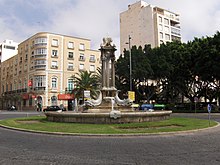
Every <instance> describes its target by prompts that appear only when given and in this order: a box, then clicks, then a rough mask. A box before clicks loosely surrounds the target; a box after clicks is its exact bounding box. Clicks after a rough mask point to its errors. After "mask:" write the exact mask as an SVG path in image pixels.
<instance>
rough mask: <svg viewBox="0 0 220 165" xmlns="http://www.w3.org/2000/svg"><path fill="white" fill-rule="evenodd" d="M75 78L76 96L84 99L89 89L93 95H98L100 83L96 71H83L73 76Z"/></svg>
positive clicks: (74, 91)
mask: <svg viewBox="0 0 220 165" xmlns="http://www.w3.org/2000/svg"><path fill="white" fill-rule="evenodd" d="M73 78H74V83H75V86H76V88H75V89H74V90H73V93H74V95H75V97H76V98H83V100H84V91H85V90H89V91H90V94H91V96H92V97H96V96H97V89H98V87H99V84H100V83H99V78H98V77H97V75H96V74H95V73H92V72H88V71H81V72H80V73H77V75H76V76H73Z"/></svg>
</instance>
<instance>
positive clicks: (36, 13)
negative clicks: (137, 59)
mask: <svg viewBox="0 0 220 165" xmlns="http://www.w3.org/2000/svg"><path fill="white" fill-rule="evenodd" d="M145 1H146V2H148V3H149V4H152V5H155V6H159V7H161V8H164V9H168V10H170V11H173V12H177V13H179V14H180V19H181V20H180V21H181V32H182V38H183V41H184V42H186V41H188V40H192V39H193V38H194V36H196V37H202V36H206V35H213V34H214V33H215V32H216V31H217V30H218V29H219V25H220V24H219V22H220V6H219V2H218V1H219V0H203V1H201V0H193V1H192V0H179V1H178V2H177V1H176V0H166V1H164V0H145ZM10 2H11V3H10V4H9V3H8V1H6V0H1V3H0V8H1V11H0V32H1V36H0V40H4V39H13V40H15V41H17V42H21V41H23V40H25V39H27V38H28V37H30V36H32V35H34V34H35V33H37V32H40V31H48V32H53V33H59V34H64V35H71V36H76V37H83V38H88V39H91V44H92V48H93V49H98V48H99V45H100V44H101V42H102V38H103V37H105V36H109V37H112V39H113V42H114V43H115V44H116V46H117V48H118V49H119V40H120V33H119V30H120V26H119V14H120V13H121V12H122V11H125V10H127V6H128V5H129V4H133V3H135V2H136V0H123V1H118V0H102V1H100V0H62V1H60V0H38V1H26V0H19V1H18V0H11V1H10ZM118 52H120V51H118Z"/></svg>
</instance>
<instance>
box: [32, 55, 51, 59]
mask: <svg viewBox="0 0 220 165" xmlns="http://www.w3.org/2000/svg"><path fill="white" fill-rule="evenodd" d="M31 57H34V58H35V59H45V58H46V57H47V55H46V54H34V56H31Z"/></svg>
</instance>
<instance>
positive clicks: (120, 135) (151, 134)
mask: <svg viewBox="0 0 220 165" xmlns="http://www.w3.org/2000/svg"><path fill="white" fill-rule="evenodd" d="M217 123H218V124H217V125H216V126H213V127H207V128H201V129H195V130H188V131H176V132H160V133H136V134H82V133H63V132H47V131H36V130H28V129H22V128H15V127H9V126H5V125H2V124H0V127H2V128H6V129H10V130H15V131H22V132H29V133H35V134H45V135H59V136H84V137H134V136H135V137H137V136H162V135H164V136H165V135H181V134H190V133H195V132H201V131H206V130H210V129H214V128H217V127H219V126H220V123H219V122H217Z"/></svg>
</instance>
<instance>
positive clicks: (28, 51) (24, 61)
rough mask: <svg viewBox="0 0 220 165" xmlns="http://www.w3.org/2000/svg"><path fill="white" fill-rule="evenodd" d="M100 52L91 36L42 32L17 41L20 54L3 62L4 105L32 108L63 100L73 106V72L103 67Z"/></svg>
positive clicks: (57, 103)
mask: <svg viewBox="0 0 220 165" xmlns="http://www.w3.org/2000/svg"><path fill="white" fill-rule="evenodd" d="M100 64H101V63H100V52H99V51H96V50H91V48H90V40H88V39H84V38H77V37H72V36H65V35H60V34H53V33H47V32H41V33H37V34H35V35H33V36H32V37H30V38H28V39H27V40H25V41H23V42H22V43H20V44H19V45H18V54H17V55H15V56H13V57H11V58H9V59H8V60H6V61H4V62H2V63H1V88H0V94H1V95H0V96H1V101H2V105H1V106H2V107H1V108H0V109H6V108H7V107H8V106H9V105H16V106H17V107H18V109H22V110H33V109H35V108H36V104H37V103H40V104H41V105H42V106H43V107H46V106H50V105H60V104H63V105H64V106H65V107H67V108H69V109H70V108H71V106H72V104H73V99H74V96H73V95H72V94H70V91H71V90H72V89H73V88H74V83H73V76H74V75H76V73H79V72H80V71H82V70H87V71H90V72H95V71H96V69H97V68H98V67H100Z"/></svg>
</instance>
